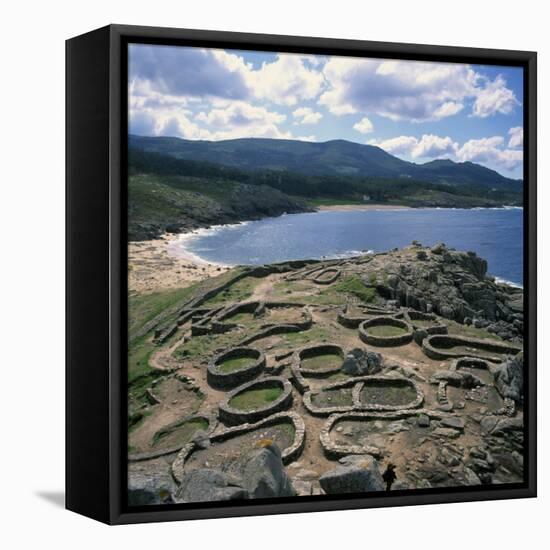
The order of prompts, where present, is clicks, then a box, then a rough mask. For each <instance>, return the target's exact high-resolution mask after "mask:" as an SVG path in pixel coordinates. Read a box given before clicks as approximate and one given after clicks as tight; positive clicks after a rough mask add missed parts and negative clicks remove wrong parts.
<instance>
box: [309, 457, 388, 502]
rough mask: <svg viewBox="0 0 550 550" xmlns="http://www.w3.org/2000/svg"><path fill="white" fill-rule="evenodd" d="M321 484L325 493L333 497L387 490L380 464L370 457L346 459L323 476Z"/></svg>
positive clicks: (320, 479)
mask: <svg viewBox="0 0 550 550" xmlns="http://www.w3.org/2000/svg"><path fill="white" fill-rule="evenodd" d="M319 482H320V484H321V487H322V489H323V491H325V493H327V494H331V495H335V494H342V493H367V492H371V491H383V490H384V489H385V484H384V480H383V479H382V475H381V474H380V471H379V469H378V462H377V461H376V459H375V458H373V457H372V456H370V455H350V456H347V457H344V458H343V459H341V460H340V464H339V465H338V466H337V467H336V468H334V469H333V470H330V471H329V472H327V473H326V474H324V475H322V476H321V477H320V478H319Z"/></svg>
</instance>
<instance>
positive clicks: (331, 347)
mask: <svg viewBox="0 0 550 550" xmlns="http://www.w3.org/2000/svg"><path fill="white" fill-rule="evenodd" d="M344 358H345V354H344V350H343V349H342V348H341V347H340V346H338V345H337V344H319V345H315V346H309V347H307V348H302V349H301V350H300V351H299V352H298V362H299V371H300V374H301V375H302V376H311V377H324V376H326V375H327V374H332V373H335V372H338V371H340V370H341V368H342V365H343V363H344Z"/></svg>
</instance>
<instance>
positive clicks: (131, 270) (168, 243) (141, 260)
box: [128, 204, 523, 294]
mask: <svg viewBox="0 0 550 550" xmlns="http://www.w3.org/2000/svg"><path fill="white" fill-rule="evenodd" d="M510 208H514V209H515V208H522V207H510V206H508V207H506V206H504V207H498V209H506V210H507V209H510ZM417 209H418V208H414V207H411V206H404V205H388V204H349V205H345V204H344V205H324V206H318V207H317V212H335V211H341V212H352V211H376V210H378V211H391V210H394V211H401V210H404V211H405V210H417ZM435 209H437V210H440V208H435ZM474 209H477V208H472V210H474ZM492 209H494V208H491V210H492ZM453 210H454V208H453ZM247 223H250V222H249V221H247V220H244V221H241V222H236V223H228V224H219V225H211V226H207V227H201V228H196V229H192V230H190V231H187V232H185V233H179V234H171V233H165V234H163V235H161V236H160V237H159V238H157V239H152V240H148V241H129V242H128V291H129V293H139V294H142V293H151V292H156V291H163V290H170V289H176V288H184V287H186V286H189V285H190V284H192V283H195V282H198V281H203V280H205V279H209V278H211V277H215V276H217V275H221V274H222V273H225V272H227V271H229V270H231V269H232V268H233V267H234V266H232V265H225V264H222V263H219V262H212V261H208V260H205V259H204V258H201V257H200V256H198V255H196V254H194V253H192V252H190V251H189V250H188V249H187V247H186V246H185V241H187V240H189V239H191V238H193V237H197V236H201V235H205V234H208V233H209V232H212V231H216V230H218V229H221V228H230V227H238V226H242V225H246V224H247ZM368 252H371V251H368ZM368 252H367V251H364V253H368ZM319 259H321V260H322V259H327V258H319ZM496 279H497V281H496V282H497V283H500V284H506V285H510V286H513V287H516V288H523V285H520V284H519V283H515V282H512V281H509V280H506V279H503V278H500V277H496Z"/></svg>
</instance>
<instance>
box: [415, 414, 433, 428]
mask: <svg viewBox="0 0 550 550" xmlns="http://www.w3.org/2000/svg"><path fill="white" fill-rule="evenodd" d="M417 423H418V425H419V426H420V427H421V428H427V427H429V425H430V417H429V416H428V415H427V414H419V415H418V420H417Z"/></svg>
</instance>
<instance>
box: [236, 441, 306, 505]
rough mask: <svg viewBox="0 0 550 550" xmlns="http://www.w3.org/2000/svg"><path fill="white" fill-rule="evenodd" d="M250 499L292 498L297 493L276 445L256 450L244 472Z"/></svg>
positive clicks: (244, 483) (248, 459)
mask: <svg viewBox="0 0 550 550" xmlns="http://www.w3.org/2000/svg"><path fill="white" fill-rule="evenodd" d="M242 472H243V473H242V477H243V486H244V487H245V489H246V491H247V492H248V496H249V498H270V497H292V496H296V491H295V490H294V487H293V486H292V483H291V481H290V478H289V477H288V476H287V474H286V472H285V468H284V465H283V461H282V459H281V451H280V450H279V448H278V447H277V446H276V445H274V444H271V443H269V444H267V445H265V446H263V447H261V448H258V449H254V450H253V451H252V452H251V453H250V455H249V456H248V457H247V459H246V462H245V464H244V468H243V470H242Z"/></svg>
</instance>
